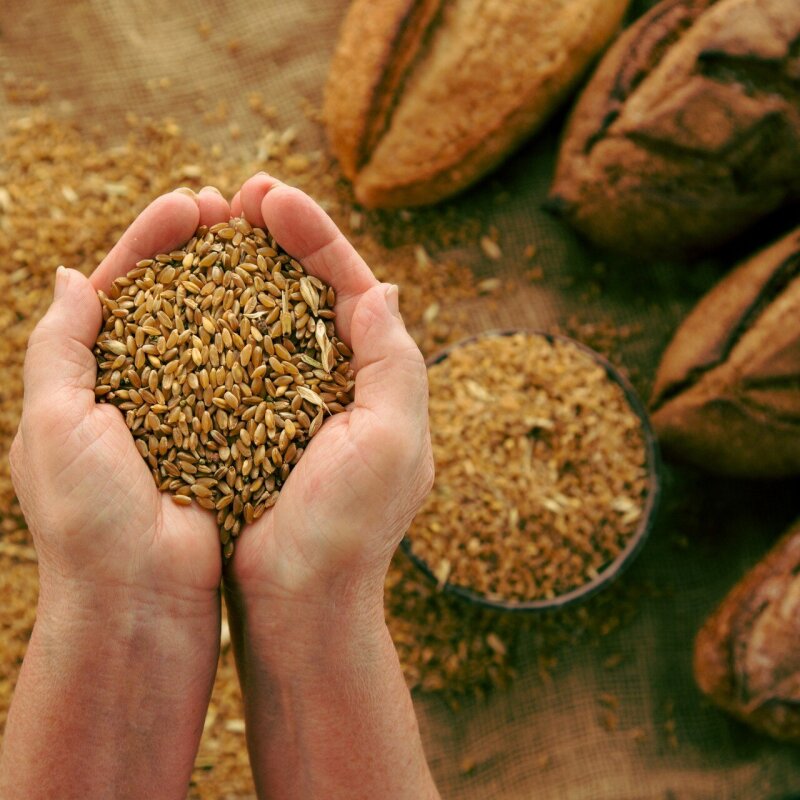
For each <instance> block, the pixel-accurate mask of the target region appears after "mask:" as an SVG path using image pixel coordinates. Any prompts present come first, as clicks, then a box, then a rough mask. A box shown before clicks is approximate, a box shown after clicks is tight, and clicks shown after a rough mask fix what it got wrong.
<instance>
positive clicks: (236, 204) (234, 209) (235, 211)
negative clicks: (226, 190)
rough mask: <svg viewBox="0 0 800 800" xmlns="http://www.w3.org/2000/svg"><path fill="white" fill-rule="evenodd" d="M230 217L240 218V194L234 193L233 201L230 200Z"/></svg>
mask: <svg viewBox="0 0 800 800" xmlns="http://www.w3.org/2000/svg"><path fill="white" fill-rule="evenodd" d="M231 216H232V217H241V216H242V193H241V192H236V194H235V195H234V196H233V200H231Z"/></svg>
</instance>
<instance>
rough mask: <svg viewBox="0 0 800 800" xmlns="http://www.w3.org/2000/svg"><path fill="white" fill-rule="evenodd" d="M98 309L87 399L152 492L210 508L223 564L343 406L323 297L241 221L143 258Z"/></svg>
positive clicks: (341, 365)
mask: <svg viewBox="0 0 800 800" xmlns="http://www.w3.org/2000/svg"><path fill="white" fill-rule="evenodd" d="M100 300H101V302H102V306H103V321H104V324H103V329H102V331H101V332H100V335H99V336H98V338H97V344H96V346H95V356H96V358H97V364H98V371H97V385H96V388H95V394H96V396H97V398H98V401H99V402H105V403H113V404H114V405H115V406H117V407H118V408H119V409H120V410H121V411H122V412H123V413H124V414H125V422H126V424H127V426H128V428H129V429H130V431H131V433H132V434H133V436H134V440H135V442H136V447H137V449H138V450H139V453H140V454H141V455H142V458H144V459H145V461H146V462H147V463H148V465H149V466H150V469H151V471H152V473H153V477H154V479H155V481H156V484H157V485H158V487H159V489H161V490H162V491H168V492H171V493H172V497H173V500H174V501H175V502H176V503H178V504H179V505H189V504H190V503H191V502H192V501H193V500H194V501H196V502H197V503H198V504H199V505H200V506H202V507H203V508H207V509H209V510H212V511H215V512H216V516H217V522H218V524H219V530H220V541H221V543H222V546H223V554H224V555H225V557H226V558H229V557H230V556H231V554H232V553H233V541H234V539H235V537H236V536H237V535H238V534H239V532H240V530H241V527H242V525H243V524H245V523H251V522H253V521H254V520H256V519H258V518H259V517H260V516H261V515H262V514H263V513H264V511H265V510H266V509H268V508H270V507H271V506H272V505H274V504H275V502H276V501H277V499H278V495H279V492H280V488H281V486H282V484H283V483H284V482H285V481H286V479H287V478H288V476H289V473H290V471H291V469H292V467H293V466H294V465H295V464H297V462H298V460H299V459H300V457H301V456H302V455H303V451H304V449H305V447H306V446H307V444H308V442H309V440H310V439H311V438H312V437H313V436H314V435H315V434H316V433H317V431H318V430H319V429H320V426H321V425H322V422H323V418H324V416H325V414H326V413H327V414H336V413H339V412H341V411H344V410H345V407H346V406H347V404H348V403H349V402H350V401H351V399H352V389H353V377H352V372H351V370H350V362H349V358H350V356H351V355H352V354H351V352H350V350H349V349H348V348H347V346H346V345H345V344H344V343H343V342H341V341H339V340H338V339H337V338H336V336H335V334H334V324H333V320H334V317H335V314H334V310H333V306H334V302H335V295H334V291H333V289H332V288H330V287H328V286H326V285H325V284H324V283H323V282H322V281H320V280H319V279H318V278H316V277H314V276H312V275H306V274H305V273H304V271H303V267H302V266H301V265H300V264H299V263H298V262H297V261H295V260H294V259H292V258H290V256H289V255H287V254H286V253H285V252H283V251H282V250H281V248H280V247H279V246H278V244H277V243H276V242H275V240H274V238H273V237H272V236H270V235H269V234H268V233H267V232H266V231H264V230H262V229H260V228H254V227H252V226H251V225H250V224H249V223H248V222H247V221H246V220H244V219H241V218H239V219H232V220H230V221H229V222H221V223H218V224H216V225H214V226H212V227H210V228H206V227H201V228H199V229H198V231H197V232H196V234H195V236H194V237H193V238H192V239H191V240H190V241H189V242H187V244H186V245H185V246H184V247H182V248H181V249H179V250H175V251H173V252H171V253H164V254H160V255H157V256H155V257H154V258H152V259H146V260H144V261H140V262H139V263H138V264H137V265H136V268H135V269H133V270H132V271H131V272H129V273H128V274H127V275H126V276H125V277H122V278H118V279H117V280H116V281H114V284H113V287H112V289H111V291H110V293H109V295H108V296H106V295H105V294H103V293H102V292H101V293H100Z"/></svg>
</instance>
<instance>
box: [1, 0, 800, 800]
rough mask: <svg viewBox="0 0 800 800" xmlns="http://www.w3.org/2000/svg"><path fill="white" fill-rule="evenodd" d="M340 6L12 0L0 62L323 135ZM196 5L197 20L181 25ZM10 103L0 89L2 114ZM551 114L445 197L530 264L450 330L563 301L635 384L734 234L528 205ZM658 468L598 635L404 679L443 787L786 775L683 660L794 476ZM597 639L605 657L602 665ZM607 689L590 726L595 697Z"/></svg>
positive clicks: (538, 791)
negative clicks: (555, 213)
mask: <svg viewBox="0 0 800 800" xmlns="http://www.w3.org/2000/svg"><path fill="white" fill-rule="evenodd" d="M345 7H346V2H345V0H333V2H332V1H331V0H273V1H272V2H248V1H247V0H243V1H242V2H236V3H233V2H221V3H210V2H206V3H203V2H201V1H200V0H172V2H170V3H161V2H155V0H94V2H88V1H87V0H84V1H83V2H72V3H57V2H55V0H50V2H46V0H33V2H24V3H23V2H20V1H19V0H10V1H9V2H7V3H6V4H5V5H4V13H3V19H2V20H0V72H2V73H5V74H7V73H13V74H15V75H19V76H26V77H32V78H35V79H44V80H47V81H48V83H49V84H50V87H51V100H52V101H53V102H54V103H55V104H56V105H58V104H61V107H62V109H64V110H66V111H67V112H68V113H71V114H77V115H80V116H81V117H83V118H84V119H91V120H92V121H94V122H95V123H97V124H99V125H102V126H103V127H104V128H106V129H107V130H108V132H109V133H110V134H112V135H113V134H114V132H115V131H117V130H119V132H120V135H122V133H123V132H124V129H125V124H124V115H125V113H126V112H128V111H131V110H133V111H135V112H136V113H138V114H147V115H151V116H153V117H163V116H166V115H169V116H171V117H173V118H174V119H175V120H176V121H177V122H178V123H179V124H180V125H181V126H182V127H183V129H184V130H185V131H187V132H188V133H189V134H190V135H192V136H193V137H195V138H198V139H200V140H203V139H204V137H205V138H206V139H207V132H206V129H205V128H206V126H205V125H204V123H203V118H202V111H201V110H200V107H201V106H202V103H204V102H205V103H208V102H209V98H215V97H218V98H220V99H225V100H226V101H227V103H228V105H229V111H228V114H229V115H230V119H231V121H235V122H236V123H237V124H239V125H240V127H241V132H242V133H241V137H240V138H239V139H238V140H237V141H236V142H230V143H229V145H228V146H230V147H231V148H235V147H243V148H244V147H247V145H248V136H252V135H254V132H255V130H256V125H257V123H256V121H255V120H254V119H253V117H252V115H248V114H247V113H246V98H247V94H248V92H251V91H260V92H261V93H262V94H264V96H265V98H266V100H267V102H269V103H270V104H272V105H274V106H275V107H276V108H277V110H278V119H279V120H280V122H281V123H282V124H284V125H287V126H288V125H289V124H291V125H294V126H296V128H297V130H298V133H299V136H300V138H301V141H302V142H303V143H304V144H305V145H307V146H308V147H324V136H323V133H322V131H321V129H320V127H319V125H318V124H317V123H315V122H314V121H313V119H312V118H310V117H309V116H308V115H307V114H306V109H307V107H308V104H309V103H310V104H311V106H319V104H320V100H321V93H322V86H323V83H324V79H325V75H326V70H327V65H328V62H329V59H330V56H331V53H332V50H333V47H334V44H335V40H336V34H337V29H338V26H339V24H340V22H341V19H342V16H343V14H344V11H345ZM201 24H202V25H208V26H210V29H211V30H212V31H213V34H214V35H213V36H210V37H207V38H204V37H203V36H201V35H199V33H198V26H200V25H201ZM233 40H235V43H236V44H235V46H231V45H230V43H231V42H232V41H233ZM165 78H166V79H167V81H166V82H164V81H163V79H165ZM159 82H161V83H159ZM165 86H168V88H164V87H165ZM12 112H13V109H12V108H11V107H10V106H9V105H8V104H7V103H6V101H5V100H4V99H2V98H0V120H6V119H8V118H9V117H10V116H11V114H12ZM562 123H563V114H562V115H561V116H559V117H558V118H557V119H555V120H554V121H553V122H552V124H551V125H550V126H549V127H548V128H547V129H546V130H545V131H543V132H542V133H541V134H540V135H538V136H537V137H535V138H534V139H533V140H532V141H531V142H529V143H528V144H527V145H526V146H525V147H524V148H523V149H522V150H521V151H520V152H519V153H517V154H516V155H514V156H513V157H512V158H511V159H510V160H509V161H508V162H507V163H506V164H505V165H504V166H503V167H501V168H500V170H499V171H498V172H496V173H495V174H494V175H493V176H491V177H490V178H488V179H487V180H486V181H485V182H484V183H483V184H481V186H480V187H478V188H477V189H475V190H473V191H470V192H468V193H467V194H466V195H465V196H464V197H463V198H460V199H458V200H456V201H455V202H454V203H453V207H454V208H455V209H461V210H463V212H464V214H465V215H466V214H469V215H472V216H476V215H478V216H480V218H481V219H482V220H483V222H484V224H485V226H486V229H487V230H488V229H490V228H491V226H495V227H496V228H497V230H498V232H499V239H500V242H501V243H502V249H503V254H504V255H503V258H502V259H501V260H500V261H498V262H496V263H490V262H488V261H487V260H486V259H485V258H484V257H482V255H481V252H480V248H477V247H475V248H472V249H470V248H463V247H462V248H461V250H460V251H459V252H458V253H456V254H454V255H457V256H458V257H459V258H461V259H462V260H464V261H465V262H466V263H467V264H469V265H470V266H471V267H473V268H474V269H475V270H476V271H478V272H479V274H480V275H481V277H488V276H491V275H492V274H493V273H494V274H501V275H520V276H521V275H522V274H523V271H524V270H525V269H527V268H529V266H530V265H529V264H528V263H526V260H525V258H524V255H523V252H524V250H525V247H526V246H527V245H530V244H534V245H535V246H536V248H537V256H536V264H537V265H538V266H541V267H542V269H543V272H544V277H543V279H542V280H539V281H537V282H535V283H529V282H527V283H526V284H525V288H523V289H520V291H518V292H515V293H514V294H513V296H509V297H507V298H503V299H502V301H501V302H498V301H497V298H494V299H480V300H477V301H473V304H472V306H471V307H470V308H469V312H470V313H469V315H468V320H469V323H468V325H467V327H465V331H464V333H465V335H467V334H469V333H472V332H476V331H479V330H484V329H488V328H509V327H515V326H520V327H526V328H534V329H553V328H554V327H556V326H559V327H561V328H563V329H568V328H569V326H570V320H571V319H574V318H577V319H579V320H580V321H581V322H582V323H592V322H596V323H598V324H601V323H602V324H607V323H611V324H614V325H616V326H624V325H627V326H632V327H631V331H632V333H631V335H629V336H628V337H627V338H625V340H624V341H623V342H622V343H621V344H620V348H619V352H620V358H621V359H622V361H623V362H624V366H625V367H627V368H628V370H630V372H631V374H632V376H633V379H634V381H635V383H636V384H637V387H638V388H639V389H640V390H641V391H642V393H644V394H646V392H647V390H648V387H649V383H650V381H651V379H652V375H653V372H654V369H655V367H656V364H657V360H658V356H659V353H660V351H661V349H662V348H663V347H664V345H665V344H666V342H667V341H668V339H669V336H670V334H671V332H672V331H673V330H674V328H675V325H676V324H677V323H678V321H679V320H680V319H681V317H682V315H683V314H685V313H686V311H687V310H688V309H689V308H690V307H691V305H692V304H693V302H694V301H695V300H696V299H697V298H698V297H699V296H700V295H701V294H702V292H703V291H704V290H705V289H706V288H708V287H709V286H710V285H711V284H712V283H713V281H714V279H715V278H716V277H718V276H719V275H720V274H721V273H722V271H723V270H724V269H725V267H726V265H729V264H730V263H731V262H732V261H733V260H734V259H735V258H736V257H737V256H738V255H741V252H740V250H742V251H743V247H744V246H740V247H734V248H732V249H731V250H730V251H729V252H726V253H725V254H723V255H722V256H721V257H720V258H718V259H717V260H709V261H707V262H704V263H702V264H692V265H690V264H685V265H675V264H657V263H649V262H635V261H619V260H616V259H615V258H613V257H610V256H608V255H606V254H600V253H597V252H595V251H593V250H592V249H591V248H590V247H588V246H586V245H585V244H583V243H581V242H580V241H579V240H578V239H577V238H576V237H575V236H574V235H573V234H572V233H571V232H570V231H569V230H568V229H567V228H566V227H565V226H564V225H563V224H562V223H561V222H559V221H558V220H556V219H554V218H552V217H551V216H549V215H548V214H547V213H546V212H545V211H543V210H542V201H543V199H544V197H545V195H546V192H547V188H548V184H549V181H550V179H551V176H552V171H553V163H554V155H555V151H556V148H557V143H558V135H559V133H560V129H561V125H562ZM498 193H501V194H502V202H497V195H498ZM109 244H110V243H109ZM0 269H2V266H1V265H0ZM592 287H600V289H601V290H600V291H594V290H591V291H589V289H591V288H592ZM437 300H438V301H439V302H440V303H442V304H446V303H447V302H448V299H447V297H441V298H437ZM664 484H665V485H664V495H665V500H664V504H663V507H662V511H661V514H660V516H659V520H658V524H657V526H656V528H655V530H654V531H653V533H652V536H651V538H650V540H649V542H648V544H647V546H646V548H645V549H644V551H643V553H642V555H641V556H640V558H639V559H638V561H637V562H636V564H635V565H634V566H633V567H632V568H631V570H630V571H629V573H628V574H627V575H626V577H625V580H628V581H632V582H636V583H638V584H641V585H643V586H651V587H653V591H651V592H648V593H646V597H644V599H642V601H641V608H640V610H639V612H638V614H637V615H636V616H635V618H634V619H633V621H632V622H630V623H629V624H626V625H624V626H623V627H622V628H621V629H620V630H618V631H616V632H614V633H612V634H610V635H609V636H606V637H603V638H602V639H601V640H600V641H599V643H595V642H590V641H584V642H580V643H578V644H576V645H575V646H574V647H567V648H564V649H563V651H562V652H561V653H560V654H559V663H558V665H557V668H556V669H555V670H554V671H553V674H552V677H551V678H548V677H547V676H546V675H542V674H541V670H540V663H539V660H538V658H537V652H536V646H535V642H533V641H530V642H527V643H523V646H522V652H520V653H519V654H518V666H519V675H518V677H517V679H516V680H515V681H514V682H513V683H512V684H511V686H510V687H509V688H507V689H504V690H495V691H492V692H489V693H488V695H487V696H486V698H485V699H483V700H480V701H478V700H465V701H463V702H462V703H461V707H460V708H459V709H458V710H457V711H454V710H453V709H452V708H451V707H450V706H449V705H448V704H447V703H445V702H444V701H443V700H442V699H440V698H439V697H437V696H426V695H419V696H416V697H415V702H416V707H417V710H418V713H419V717H420V724H421V727H422V731H423V736H424V740H425V746H426V750H427V753H428V756H429V758H430V762H431V765H432V768H433V771H434V774H435V776H436V779H437V781H438V784H439V787H440V789H441V792H442V795H443V796H444V797H446V798H462V799H463V800H490V798H496V799H497V800H527V799H528V798H537V799H538V800H550V799H552V800H561V799H562V798H569V799H570V800H651V798H652V800H656V799H658V800H666V798H680V800H695V799H697V800H700V799H702V800H707V799H708V800H711V798H714V799H715V800H722V799H723V798H737V799H738V798H741V800H762V799H763V800H767V799H768V798H770V799H772V798H775V800H778V798H782V797H785V796H787V795H788V794H789V793H790V792H791V790H792V789H797V788H798V787H800V751H798V750H797V748H792V747H790V746H788V745H780V744H777V743H775V742H772V741H770V740H768V739H766V738H764V737H761V736H758V735H756V734H754V733H752V732H751V731H749V730H748V729H747V728H746V727H744V726H743V725H740V724H739V723H736V722H733V721H731V720H729V719H728V718H727V717H725V716H724V715H722V714H721V713H719V712H718V711H716V710H715V709H713V708H712V707H710V706H709V705H708V704H707V703H705V702H704V701H703V699H702V697H701V696H700V694H699V693H698V691H697V689H696V688H695V685H694V682H693V679H692V675H691V647H692V640H693V637H694V634H695V632H696V631H697V629H698V627H699V626H700V624H701V622H702V620H703V619H704V618H705V616H706V615H707V614H708V613H709V612H710V611H711V610H712V609H713V607H714V606H715V605H716V603H718V602H719V600H720V599H721V598H722V597H723V596H724V594H725V593H726V591H727V590H728V589H729V588H730V586H731V585H732V584H733V583H734V582H735V581H736V580H737V579H738V578H739V577H740V576H741V575H742V574H743V572H744V571H745V570H746V569H747V567H748V566H749V565H751V564H752V563H754V562H755V561H756V560H757V559H758V558H759V556H760V555H761V554H762V553H764V552H765V551H766V550H767V549H768V547H769V546H770V543H771V542H773V541H774V540H775V539H776V537H777V536H778V535H779V534H780V532H781V530H782V529H783V528H784V527H785V526H786V525H787V524H788V523H789V522H790V521H791V519H792V517H793V514H794V512H795V511H796V507H795V506H794V504H793V501H794V497H795V495H796V484H794V483H791V482H788V483H778V484H757V483H749V482H732V481H726V480H721V479H709V478H708V477H706V476H703V475H701V474H699V473H696V472H693V471H688V470H686V469H683V468H676V467H668V468H667V470H666V471H665V477H664ZM3 613H4V612H3V611H2V610H0V622H2V615H3ZM610 657H612V661H613V662H616V661H620V663H619V665H618V666H615V668H613V669H610V668H609V666H608V663H609V662H608V659H609V658H610ZM620 657H621V658H620ZM612 696H613V699H611V697H612ZM617 701H618V706H617V708H616V709H615V719H616V722H615V725H608V724H607V718H604V709H606V708H607V707H608V704H609V703H612V704H615V703H616V702H617ZM604 719H605V723H606V724H604ZM609 727H611V728H615V729H613V730H608V728H609ZM242 748H244V742H243V740H242ZM236 796H249V795H236Z"/></svg>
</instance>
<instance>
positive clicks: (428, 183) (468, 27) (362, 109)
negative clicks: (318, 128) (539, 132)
mask: <svg viewBox="0 0 800 800" xmlns="http://www.w3.org/2000/svg"><path fill="white" fill-rule="evenodd" d="M628 2H629V0H449V2H444V1H443V2H441V3H439V4H438V7H436V8H433V7H432V6H430V5H428V4H424V3H421V2H420V1H419V0H417V2H414V1H413V0H405V3H402V2H398V0H390V2H389V3H388V4H386V6H385V7H384V4H382V3H381V4H377V3H376V4H371V3H368V2H366V1H365V0H355V2H354V4H353V6H352V7H351V10H350V13H348V15H347V18H346V20H345V23H344V26H343V29H342V33H341V38H340V42H339V45H338V47H337V51H336V54H335V56H334V60H333V63H332V65H331V71H330V76H329V80H328V84H327V90H326V99H325V111H324V117H325V120H326V125H327V128H328V133H329V138H330V141H331V145H332V148H333V150H334V153H335V154H336V155H337V157H338V158H339V159H340V161H341V163H342V165H343V170H344V171H345V174H346V175H348V176H349V177H351V179H352V180H353V182H354V187H355V194H356V197H357V199H358V200H359V201H360V202H361V203H363V204H364V205H366V206H369V207H400V206H408V205H422V204H426V203H433V202H436V201H438V200H440V199H443V198H444V197H447V196H449V195H451V194H454V193H455V192H457V191H459V190H460V189H463V188H464V187H466V186H467V185H469V184H470V183H472V182H474V181H475V180H476V179H477V178H479V177H480V176H482V175H484V174H485V173H486V172H488V171H489V170H491V169H492V168H493V167H495V166H496V165H497V164H498V163H499V162H500V161H501V160H502V159H503V158H504V157H505V156H506V155H507V154H508V153H509V152H510V151H511V150H512V149H513V148H514V147H516V146H517V145H518V144H519V143H520V142H521V141H522V140H523V139H524V138H525V137H526V136H528V135H529V134H530V133H531V132H532V131H533V130H535V128H536V127H537V126H538V125H540V124H542V123H543V122H544V121H545V120H546V118H547V117H548V116H549V115H550V113H551V112H552V111H553V110H554V109H555V108H556V106H557V105H558V104H559V103H560V102H561V100H563V98H564V96H565V95H566V93H567V92H568V91H569V89H570V88H572V86H573V85H574V84H575V82H576V81H577V80H578V79H579V78H580V76H581V75H582V74H583V72H584V70H585V69H586V67H587V66H588V64H589V63H590V61H591V59H592V58H593V57H594V56H595V55H596V54H597V53H598V52H599V51H600V50H601V49H602V47H603V46H604V45H605V44H606V42H608V40H609V39H610V38H611V36H612V35H613V34H614V32H615V31H616V29H617V27H618V25H619V23H620V21H621V19H622V16H623V14H624V12H625V9H626V8H627V5H628ZM371 37H378V39H379V41H368V40H370V38H371ZM387 76H388V77H387ZM376 134H377V135H376Z"/></svg>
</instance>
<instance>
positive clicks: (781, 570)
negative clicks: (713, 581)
mask: <svg viewBox="0 0 800 800" xmlns="http://www.w3.org/2000/svg"><path fill="white" fill-rule="evenodd" d="M798 643H800V520H798V521H797V522H795V524H794V525H793V526H792V527H791V528H790V530H789V531H788V532H787V533H786V534H784V536H782V537H781V539H780V540H779V541H778V543H777V544H776V545H775V546H774V547H773V548H772V549H771V550H770V551H769V553H768V554H767V555H766V556H765V557H764V558H763V559H762V560H761V561H760V562H759V563H758V564H756V566H755V567H753V568H752V569H751V570H750V571H749V572H748V573H747V574H746V575H745V576H744V578H742V580H741V581H740V582H739V583H738V584H736V586H734V588H733V589H732V590H731V591H730V593H729V594H728V595H727V596H726V597H725V599H724V600H723V601H722V603H721V604H720V606H719V607H718V608H717V610H716V611H715V612H714V613H713V614H712V615H711V616H710V617H709V618H708V620H707V621H706V623H705V624H704V625H703V627H702V628H701V630H700V632H699V633H698V634H697V638H696V640H695V647H694V675H695V680H696V681H697V684H698V686H699V687H700V690H701V691H702V692H703V693H704V694H706V695H707V696H708V697H709V698H710V699H711V700H712V701H713V702H714V703H716V704H717V705H718V706H720V707H721V708H723V709H725V710H726V711H728V712H729V713H731V714H733V715H734V716H736V717H738V718H739V719H741V720H743V721H744V722H746V723H747V724H749V725H751V726H753V727H754V728H756V729H757V730H760V731H763V732H764V733H767V734H768V735H770V736H772V737H774V738H776V739H781V740H784V741H791V742H798V743H800V646H798Z"/></svg>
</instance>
